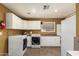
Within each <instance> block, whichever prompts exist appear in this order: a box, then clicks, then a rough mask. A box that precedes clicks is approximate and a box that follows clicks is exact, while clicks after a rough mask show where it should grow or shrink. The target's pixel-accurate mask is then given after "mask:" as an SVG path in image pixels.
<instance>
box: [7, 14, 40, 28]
mask: <svg viewBox="0 0 79 59" xmlns="http://www.w3.org/2000/svg"><path fill="white" fill-rule="evenodd" d="M40 25H41V21H27V20H22V19H21V18H19V17H17V16H16V15H15V14H13V13H7V14H6V28H7V29H21V30H40V29H41V26H40Z"/></svg>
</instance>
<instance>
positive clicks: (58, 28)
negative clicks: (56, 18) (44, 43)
mask: <svg viewBox="0 0 79 59" xmlns="http://www.w3.org/2000/svg"><path fill="white" fill-rule="evenodd" d="M57 35H61V24H57Z"/></svg>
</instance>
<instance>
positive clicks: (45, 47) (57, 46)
mask: <svg viewBox="0 0 79 59" xmlns="http://www.w3.org/2000/svg"><path fill="white" fill-rule="evenodd" d="M41 48H61V47H60V46H41Z"/></svg>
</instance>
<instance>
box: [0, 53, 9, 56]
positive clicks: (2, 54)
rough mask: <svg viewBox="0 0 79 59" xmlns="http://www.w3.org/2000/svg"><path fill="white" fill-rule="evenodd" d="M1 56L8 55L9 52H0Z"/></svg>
mask: <svg viewBox="0 0 79 59" xmlns="http://www.w3.org/2000/svg"><path fill="white" fill-rule="evenodd" d="M0 56H8V53H0Z"/></svg>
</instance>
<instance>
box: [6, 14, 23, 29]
mask: <svg viewBox="0 0 79 59" xmlns="http://www.w3.org/2000/svg"><path fill="white" fill-rule="evenodd" d="M21 23H22V20H21V18H19V17H17V16H16V15H14V14H13V13H7V14H6V28H7V29H21V28H22V24H21Z"/></svg>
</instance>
